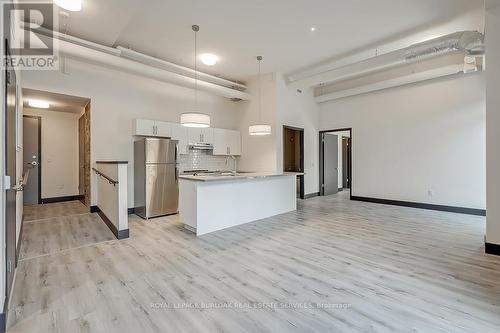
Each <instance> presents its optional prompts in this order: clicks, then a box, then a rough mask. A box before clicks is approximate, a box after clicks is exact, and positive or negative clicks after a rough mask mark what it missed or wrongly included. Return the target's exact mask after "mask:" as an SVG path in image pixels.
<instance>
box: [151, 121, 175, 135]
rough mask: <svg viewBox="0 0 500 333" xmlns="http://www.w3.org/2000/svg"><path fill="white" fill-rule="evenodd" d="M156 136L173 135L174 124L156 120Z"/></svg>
mask: <svg viewBox="0 0 500 333" xmlns="http://www.w3.org/2000/svg"><path fill="white" fill-rule="evenodd" d="M155 127H156V128H155V129H156V134H155V135H156V136H160V137H164V138H170V137H172V124H171V123H167V122H164V121H155Z"/></svg>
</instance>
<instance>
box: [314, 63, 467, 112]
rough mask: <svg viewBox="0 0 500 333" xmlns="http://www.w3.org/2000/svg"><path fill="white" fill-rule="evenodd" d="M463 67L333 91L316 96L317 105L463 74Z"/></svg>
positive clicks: (456, 65) (451, 66)
mask: <svg viewBox="0 0 500 333" xmlns="http://www.w3.org/2000/svg"><path fill="white" fill-rule="evenodd" d="M463 72H464V65H461V64H454V65H449V66H445V67H441V68H435V69H431V70H426V71H422V72H418V73H411V74H409V75H405V76H400V77H397V78H392V79H388V80H384V81H379V82H375V83H369V84H366V85H363V86H358V87H355V88H351V89H345V90H341V91H335V92H332V93H327V94H323V95H319V96H317V97H316V98H315V99H316V102H317V103H325V102H328V101H333V100H337V99H341V98H345V97H351V96H357V95H361V94H366V93H369V92H374V91H379V90H384V89H389V88H394V87H399V86H403V85H407V84H412V83H418V82H422V81H427V80H432V79H437V78H441V77H445V76H450V75H459V74H463Z"/></svg>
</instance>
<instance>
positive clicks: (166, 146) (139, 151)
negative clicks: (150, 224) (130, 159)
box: [134, 138, 179, 219]
mask: <svg viewBox="0 0 500 333" xmlns="http://www.w3.org/2000/svg"><path fill="white" fill-rule="evenodd" d="M177 143H178V141H177V140H170V139H160V138H143V139H141V140H138V141H135V143H134V197H135V205H134V206H135V208H134V212H135V213H136V214H137V215H139V216H140V217H142V218H144V219H148V218H150V217H155V216H162V215H168V214H176V213H177V212H178V206H179V182H178V176H179V171H178V168H177Z"/></svg>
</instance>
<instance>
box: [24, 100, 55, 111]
mask: <svg viewBox="0 0 500 333" xmlns="http://www.w3.org/2000/svg"><path fill="white" fill-rule="evenodd" d="M28 105H29V106H31V107H32V108H37V109H48V108H50V104H49V102H46V101H41V100H39V99H30V100H28Z"/></svg>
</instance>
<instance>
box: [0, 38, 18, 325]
mask: <svg viewBox="0 0 500 333" xmlns="http://www.w3.org/2000/svg"><path fill="white" fill-rule="evenodd" d="M2 42H3V43H4V46H5V54H4V55H3V56H5V57H6V58H11V57H12V55H11V53H10V43H9V39H7V38H6V39H5V40H2ZM10 73H12V74H13V77H12V78H11V79H12V80H13V81H14V86H15V91H16V92H15V95H16V97H15V103H14V104H15V105H14V107H15V108H16V110H15V111H14V113H15V117H16V122H15V124H17V123H18V118H17V117H18V114H17V107H18V105H17V103H18V99H17V93H18V92H17V89H18V87H17V83H18V81H17V80H18V78H17V75H16V72H15V70H13V69H9V67H8V66H6V67H5V68H4V69H3V70H2V74H1V75H4V78H5V81H4V87H2V89H3V90H4V91H3V94H4V97H5V100H4V103H5V104H4V106H5V114H4V115H3V116H4V130H5V133H4V140H5V142H4V143H3V144H4V145H5V151H4V156H3V158H4V160H5V170H4V172H5V174H6V175H7V174H8V169H9V161H10V159H9V146H8V144H9V143H10V140H9V132H10V131H9V130H8V126H9V122H8V120H9V107H8V96H9V83H8V81H10V80H9V75H10ZM14 127H15V129H14V130H15V131H16V133H15V138H17V134H18V133H17V130H18V129H17V126H16V125H14ZM13 141H14V142H13V144H14V146H15V148H14V150H15V151H16V154H17V139H14V140H13ZM11 144H12V143H11ZM16 154H15V155H14V158H13V159H14V163H15V164H16V166H15V168H14V184H17V175H16V174H15V173H16V170H17V156H16ZM2 177H3V175H2ZM10 182H11V183H10V184H9V186H12V184H13V179H12V177H11V179H10ZM9 191H17V190H15V189H9V190H7V191H5V199H4V200H5V212H4V216H3V219H4V221H5V223H4V242H5V243H4V245H5V257H4V264H5V266H4V267H3V268H2V269H5V281H4V283H5V291H4V292H5V295H4V296H5V300H4V308H3V309H1V310H0V312H2V313H1V315H0V324H1V326H2V327H0V329H2V330H3V328H4V327H3V326H4V325H5V323H6V322H7V316H8V311H7V310H8V307H9V300H10V296H11V295H12V291H13V286H14V283H15V273H16V267H17V246H16V242H17V239H16V237H17V234H16V229H17V225H16V224H17V208H16V207H17V193H14V206H15V207H14V221H13V222H12V221H11V220H10V219H8V218H9V217H10V216H9V212H8V211H9V207H8V205H9ZM10 194H12V193H10ZM12 223H13V224H14V225H13V226H12ZM12 232H13V239H12V237H11V235H10V234H11V233H12ZM9 249H11V250H9ZM12 254H13V257H12V260H9V259H10V256H12ZM9 268H10V272H9Z"/></svg>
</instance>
